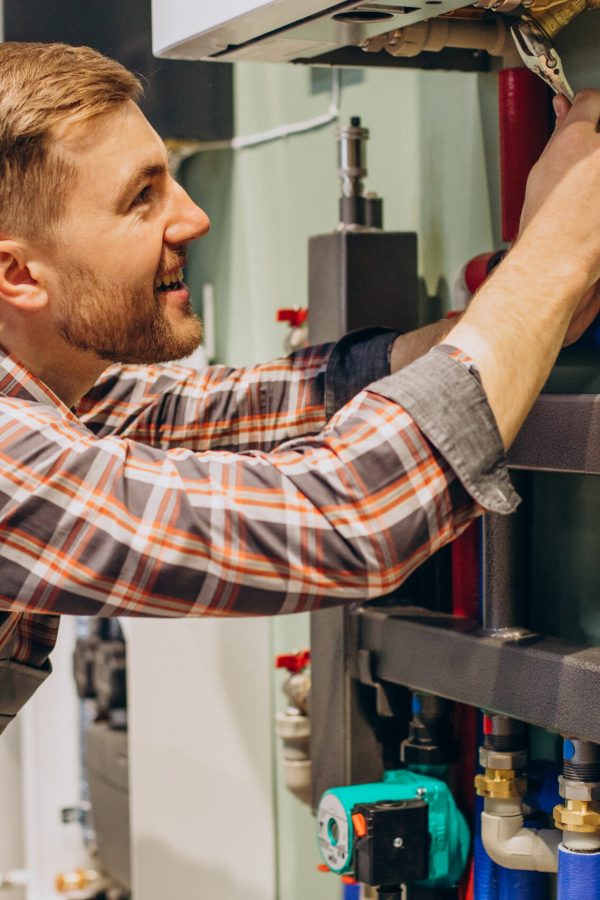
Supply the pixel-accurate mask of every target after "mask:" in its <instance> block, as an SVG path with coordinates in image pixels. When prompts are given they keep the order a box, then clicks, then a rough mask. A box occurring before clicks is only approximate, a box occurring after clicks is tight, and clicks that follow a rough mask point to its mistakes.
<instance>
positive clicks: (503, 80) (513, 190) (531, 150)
mask: <svg viewBox="0 0 600 900" xmlns="http://www.w3.org/2000/svg"><path fill="white" fill-rule="evenodd" d="M550 98H551V91H550V89H549V88H548V87H547V86H546V84H544V82H543V81H542V79H541V78H538V76H537V75H534V74H533V72H530V71H529V69H525V68H522V69H521V68H520V69H502V70H501V71H500V72H499V73H498V102H499V109H498V111H499V115H500V178H501V203H502V240H504V241H507V242H511V241H514V239H515V238H516V236H517V234H518V233H519V219H520V218H521V210H522V208H523V200H524V199H525V185H526V183H527V178H528V176H529V172H530V171H531V168H532V166H533V165H534V163H535V162H536V161H537V160H538V159H539V157H540V155H541V153H542V150H543V149H544V147H545V146H546V143H547V141H548V138H549V137H550V134H551V131H552V127H551V120H552V117H551V112H550V111H551V103H550Z"/></svg>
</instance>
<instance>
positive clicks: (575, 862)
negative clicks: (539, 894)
mask: <svg viewBox="0 0 600 900" xmlns="http://www.w3.org/2000/svg"><path fill="white" fill-rule="evenodd" d="M584 897H585V900H600V853H574V852H573V851H572V850H567V848H566V847H563V846H562V844H561V846H560V847H559V849H558V891H557V898H558V900H583V898H584Z"/></svg>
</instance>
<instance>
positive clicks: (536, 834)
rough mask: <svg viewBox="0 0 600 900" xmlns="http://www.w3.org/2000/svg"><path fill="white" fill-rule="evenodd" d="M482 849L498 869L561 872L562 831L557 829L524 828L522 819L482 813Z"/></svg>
mask: <svg viewBox="0 0 600 900" xmlns="http://www.w3.org/2000/svg"><path fill="white" fill-rule="evenodd" d="M481 839H482V841H483V846H484V847H485V849H486V852H487V854H488V856H490V857H491V858H492V859H493V860H494V862H495V863H498V865H499V866H504V868H506V869H523V870H525V871H527V872H556V871H558V845H559V844H560V842H561V841H562V832H560V831H558V830H557V829H556V828H545V829H542V830H539V831H536V830H535V829H533V828H525V827H524V825H523V816H522V815H521V814H519V815H516V816H502V815H495V814H494V813H491V812H483V813H482V814H481Z"/></svg>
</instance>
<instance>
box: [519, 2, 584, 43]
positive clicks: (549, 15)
mask: <svg viewBox="0 0 600 900" xmlns="http://www.w3.org/2000/svg"><path fill="white" fill-rule="evenodd" d="M523 6H524V7H525V8H526V9H527V13H528V15H529V16H531V18H532V19H534V20H535V21H536V22H537V23H538V25H540V27H541V28H542V29H543V31H544V32H545V34H546V36H547V37H548V39H549V40H552V39H553V38H555V37H556V35H557V34H558V33H559V32H560V31H562V30H563V28H566V26H567V25H568V24H569V22H572V21H573V19H575V18H577V16H578V15H580V14H581V13H582V12H585V10H586V9H593V8H594V7H595V6H596V0H530V2H525V3H524V4H523Z"/></svg>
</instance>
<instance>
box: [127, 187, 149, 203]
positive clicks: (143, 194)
mask: <svg viewBox="0 0 600 900" xmlns="http://www.w3.org/2000/svg"><path fill="white" fill-rule="evenodd" d="M151 197H152V185H151V184H147V185H146V187H145V188H143V189H142V190H141V191H140V192H139V194H138V195H137V197H136V198H135V200H134V201H133V203H132V204H131V205H132V206H143V205H144V204H145V203H149V201H150V200H151Z"/></svg>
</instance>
